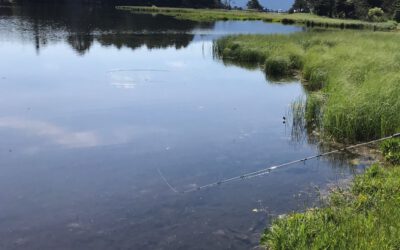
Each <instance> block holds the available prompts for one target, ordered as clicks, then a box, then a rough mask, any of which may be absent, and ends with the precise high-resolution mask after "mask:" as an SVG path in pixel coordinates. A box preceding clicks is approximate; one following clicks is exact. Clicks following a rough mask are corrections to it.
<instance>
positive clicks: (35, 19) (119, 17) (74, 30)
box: [0, 4, 214, 54]
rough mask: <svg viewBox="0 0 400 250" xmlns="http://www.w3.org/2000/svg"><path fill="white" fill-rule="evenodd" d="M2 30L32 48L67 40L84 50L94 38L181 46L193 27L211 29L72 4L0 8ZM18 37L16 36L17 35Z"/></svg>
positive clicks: (118, 43)
mask: <svg viewBox="0 0 400 250" xmlns="http://www.w3.org/2000/svg"><path fill="white" fill-rule="evenodd" d="M0 16H2V19H3V20H2V21H3V22H4V21H5V20H4V19H5V18H6V17H8V18H7V19H9V20H10V21H12V22H10V23H8V24H12V26H10V25H7V26H2V28H3V29H5V30H2V33H8V35H10V36H12V35H14V36H19V37H21V38H23V39H24V40H30V41H34V44H35V47H36V50H37V51H38V52H40V49H41V48H42V47H44V46H46V45H48V44H49V43H50V42H57V41H60V40H65V41H67V42H68V43H69V44H70V45H71V47H72V48H74V49H75V50H76V51H77V52H78V53H79V54H84V53H85V52H87V51H88V50H89V49H90V47H91V46H92V45H93V42H94V41H98V42H99V43H100V44H102V45H104V46H111V45H112V46H116V47H117V48H121V47H128V48H132V49H135V48H138V47H141V46H143V45H146V46H147V47H148V48H166V47H170V46H174V47H175V48H184V47H186V46H188V44H189V43H190V41H192V40H193V38H194V35H193V34H191V33H190V31H192V30H193V29H196V28H201V29H212V28H213V25H214V24H213V23H196V22H191V21H177V20H176V19H173V18H168V17H165V16H160V15H158V16H151V15H132V14H129V13H125V12H122V11H117V10H114V9H113V8H111V7H110V8H100V7H95V6H94V7H93V6H86V5H84V6H75V5H65V6H62V7H60V6H57V5H55V6H54V5H40V4H39V5H38V4H33V5H22V6H14V7H7V8H0ZM17 39H18V38H17Z"/></svg>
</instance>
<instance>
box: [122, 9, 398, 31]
mask: <svg viewBox="0 0 400 250" xmlns="http://www.w3.org/2000/svg"><path fill="white" fill-rule="evenodd" d="M116 8H117V9H119V10H124V11H130V12H133V13H152V14H162V15H167V16H172V17H174V18H177V19H184V20H192V21H203V22H211V21H227V20H242V21H246V20H260V21H265V22H280V23H283V24H301V25H306V26H308V27H324V28H328V27H331V28H341V29H373V30H393V29H396V27H397V23H396V22H392V21H390V22H380V23H373V22H366V21H361V20H351V19H336V18H328V17H321V16H317V15H312V14H306V13H295V14H286V13H266V12H258V11H243V10H242V11H239V10H223V9H190V8H165V7H144V6H117V7H116Z"/></svg>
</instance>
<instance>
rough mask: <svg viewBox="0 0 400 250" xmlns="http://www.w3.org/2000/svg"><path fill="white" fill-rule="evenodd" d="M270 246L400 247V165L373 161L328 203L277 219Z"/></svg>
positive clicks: (266, 237) (265, 243) (269, 231)
mask: <svg viewBox="0 0 400 250" xmlns="http://www.w3.org/2000/svg"><path fill="white" fill-rule="evenodd" d="M261 244H262V245H263V246H265V247H266V248H267V249H273V250H279V249H354V250H357V249H360V250H367V249H400V168H398V167H397V168H396V167H390V168H382V167H380V166H378V165H374V166H372V167H370V168H369V169H368V170H367V171H366V172H365V173H364V174H363V175H360V176H357V177H356V178H355V180H354V183H353V185H352V187H351V188H350V190H343V189H341V190H340V189H339V190H337V191H335V192H333V193H332V194H331V195H330V197H329V199H328V201H327V204H326V206H324V207H323V208H315V209H310V210H308V211H306V212H305V213H294V214H290V215H288V216H286V217H284V218H282V219H277V220H275V221H274V222H273V224H272V226H271V227H270V228H268V229H267V230H266V231H265V233H264V235H263V237H262V240H261Z"/></svg>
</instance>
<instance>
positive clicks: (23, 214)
mask: <svg viewBox="0 0 400 250" xmlns="http://www.w3.org/2000/svg"><path fill="white" fill-rule="evenodd" d="M42 10H43V12H41V11H42ZM67 10H68V9H59V10H57V9H52V8H51V7H46V8H44V9H41V8H32V7H29V8H28V7H24V6H23V7H20V8H13V9H12V14H10V13H9V11H10V10H7V11H6V12H7V13H8V14H7V13H5V14H3V15H2V16H1V17H0V54H1V55H2V57H1V58H0V89H1V91H0V138H2V143H0V204H1V206H0V221H1V223H0V238H1V239H2V240H1V241H0V249H116V248H120V249H132V248H134V249H204V247H205V246H206V247H207V248H208V249H249V248H252V247H254V246H256V245H257V244H258V240H259V234H260V233H261V232H262V230H263V229H264V227H265V225H266V224H267V223H268V222H269V220H270V219H271V217H270V215H271V214H274V215H278V214H282V213H287V212H290V211H292V210H294V209H304V203H303V202H300V203H299V199H297V198H296V199H294V198H293V197H294V196H295V195H298V193H299V191H304V190H307V189H308V188H309V187H310V186H311V185H312V186H313V185H321V186H324V185H326V183H328V182H330V181H332V180H336V179H339V178H342V177H344V178H346V177H349V176H351V174H352V172H351V169H350V168H348V166H347V165H344V166H343V167H341V168H335V167H333V164H332V162H330V161H327V160H320V161H312V162H311V161H310V162H307V163H306V164H305V165H295V166H291V167H288V168H285V169H281V170H280V171H276V172H274V173H272V175H270V176H265V177H263V178H255V179H252V180H251V181H243V182H237V183H234V184H233V183H232V184H229V185H226V186H221V187H218V188H216V189H213V190H206V191H204V192H198V193H193V194H191V195H187V196H180V195H176V194H174V193H173V192H171V190H170V189H168V187H166V185H165V183H164V182H163V180H162V179H161V178H160V176H159V174H158V169H160V171H162V173H163V175H164V176H165V178H166V179H167V180H168V181H169V183H171V185H173V186H174V187H176V188H177V189H179V190H186V189H189V188H193V187H196V186H199V185H202V184H206V183H209V182H214V181H219V180H221V179H225V178H227V177H231V176H237V175H241V174H243V173H246V172H250V171H255V170H258V169H261V168H265V167H266V165H275V164H279V163H282V162H285V161H288V160H293V159H298V158H302V157H304V156H308V155H312V154H315V153H316V152H319V149H318V145H315V144H309V143H307V140H305V141H303V142H302V143H298V144H296V145H294V144H293V141H292V139H291V132H290V131H291V128H287V127H286V126H285V124H282V116H283V115H285V114H286V112H287V110H288V109H289V108H290V105H291V103H292V101H293V99H294V98H296V97H297V96H300V95H303V94H304V89H303V87H302V86H301V85H300V84H299V83H298V82H292V84H271V83H270V82H268V81H267V82H266V79H265V74H264V73H263V72H261V71H259V70H252V71H250V70H247V69H245V68H242V67H237V66H234V65H224V64H223V63H221V62H220V61H219V60H216V58H215V57H214V55H213V44H212V39H213V38H215V37H218V36H221V35H226V34H235V33H240V32H246V33H248V32H253V33H260V32H262V33H277V32H280V33H287V32H294V31H300V30H301V29H300V28H298V27H292V26H282V25H279V24H266V23H262V22H222V23H220V22H217V23H214V24H196V23H192V22H181V21H177V20H173V19H170V18H165V17H162V16H155V17H153V16H136V15H131V14H126V13H117V12H112V11H111V12H108V10H101V9H100V10H98V9H95V8H93V9H90V8H88V9H86V10H85V11H86V12H83V11H80V10H74V9H73V10H71V9H69V11H67ZM83 17H85V18H83ZM71 47H72V48H74V49H73V50H71ZM133 48H134V49H133ZM149 48H157V49H149ZM36 49H37V50H38V52H39V53H36ZM77 52H78V53H77ZM300 199H302V198H300ZM307 199H308V198H307Z"/></svg>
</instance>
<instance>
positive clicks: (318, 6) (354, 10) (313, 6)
mask: <svg viewBox="0 0 400 250" xmlns="http://www.w3.org/2000/svg"><path fill="white" fill-rule="evenodd" d="M291 11H292V12H311V13H314V14H317V15H320V16H328V17H340V18H357V19H369V20H371V21H384V20H386V19H391V18H392V17H393V18H394V19H395V20H397V21H400V0H295V3H294V4H293V7H292V9H291Z"/></svg>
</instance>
